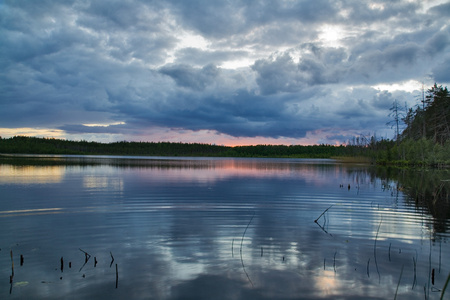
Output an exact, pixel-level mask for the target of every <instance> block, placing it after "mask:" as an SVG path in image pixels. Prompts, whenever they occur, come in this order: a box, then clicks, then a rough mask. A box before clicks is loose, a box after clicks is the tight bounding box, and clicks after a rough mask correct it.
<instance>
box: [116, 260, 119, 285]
mask: <svg viewBox="0 0 450 300" xmlns="http://www.w3.org/2000/svg"><path fill="white" fill-rule="evenodd" d="M118 286H119V271H118V269H117V264H116V289H117V287H118Z"/></svg>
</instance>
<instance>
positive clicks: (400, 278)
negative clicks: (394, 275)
mask: <svg viewBox="0 0 450 300" xmlns="http://www.w3.org/2000/svg"><path fill="white" fill-rule="evenodd" d="M403 267H404V265H402V270H401V271H400V277H399V278H398V283H397V288H396V289H395V296H394V300H395V299H397V293H398V287H399V286H400V280H402V275H403Z"/></svg>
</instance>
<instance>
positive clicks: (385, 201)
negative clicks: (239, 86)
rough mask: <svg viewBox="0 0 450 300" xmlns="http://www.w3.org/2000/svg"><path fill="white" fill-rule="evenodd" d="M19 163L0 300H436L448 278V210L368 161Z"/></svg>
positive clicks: (13, 169) (4, 219) (3, 209)
mask: <svg viewBox="0 0 450 300" xmlns="http://www.w3.org/2000/svg"><path fill="white" fill-rule="evenodd" d="M17 161H18V160H16V161H15V162H14V161H12V160H11V161H6V162H5V161H3V163H2V164H0V248H1V250H0V298H1V299H24V298H33V299H61V298H65V299H82V298H96V299H97V298H98V299H124V298H126V297H128V298H129V299H393V298H394V296H395V294H396V293H397V299H424V298H425V297H426V299H439V297H440V295H441V292H440V290H441V289H442V287H443V285H444V283H445V280H446V278H447V275H448V274H449V273H450V246H449V243H448V242H449V233H448V230H449V228H450V223H449V219H448V213H444V217H442V215H440V216H439V217H437V216H436V215H435V214H434V213H433V211H432V210H431V209H430V208H429V207H426V205H421V204H420V203H418V202H417V201H414V200H413V199H411V198H410V197H408V196H406V193H405V187H404V186H401V185H400V184H399V182H397V181H395V180H394V179H389V178H388V177H379V175H377V173H376V172H375V171H374V170H373V169H372V168H371V167H368V166H363V165H348V164H340V163H337V162H335V161H333V160H302V159H289V160H287V159H286V160H285V159H228V158H227V159H205V158H203V159H199V158H197V159H192V158H142V157H126V158H125V157H79V156H63V157H60V156H50V157H46V158H40V159H26V160H21V161H19V162H17ZM404 193H405V194H404ZM444 204H445V203H444ZM447 204H448V197H447ZM447 204H445V205H443V206H442V207H444V211H445V209H447V208H448V206H446V205H447ZM447 212H448V210H447ZM437 224H439V226H437ZM11 252H12V254H13V262H14V268H12V261H11ZM86 253H87V254H86ZM21 255H22V256H23V262H22V263H21V260H20V256H21ZM69 263H70V266H69ZM116 266H117V269H116ZM13 272H14V273H13ZM12 273H13V274H14V275H13V276H12V280H10V279H11V275H12ZM399 282H400V283H399ZM397 288H398V290H397ZM447 292H449V291H447Z"/></svg>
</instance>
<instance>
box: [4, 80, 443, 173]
mask: <svg viewBox="0 0 450 300" xmlns="http://www.w3.org/2000/svg"><path fill="white" fill-rule="evenodd" d="M390 110H391V114H390V116H391V117H392V122H390V124H391V125H392V126H393V127H395V132H396V134H395V137H394V138H393V139H377V138H376V137H375V136H372V137H363V136H361V137H357V138H355V139H354V140H353V141H350V142H348V143H347V144H345V145H341V146H334V145H312V146H302V145H290V146H287V145H254V146H236V147H230V146H219V145H212V144H202V143H173V142H127V141H121V142H113V143H99V142H88V141H69V140H63V139H55V138H37V137H25V136H14V137H11V138H1V137H0V153H3V154H78V155H137V156H139V155H140V156H207V157H214V156H215V157H280V158H339V157H341V158H343V157H346V158H347V159H348V158H355V159H356V158H359V159H361V158H363V159H364V160H366V161H370V162H371V163H374V164H389V165H393V164H395V165H410V166H425V165H426V166H437V167H448V166H450V95H449V92H448V89H447V87H445V88H444V87H442V85H437V84H434V86H432V87H431V88H430V89H428V90H427V92H426V93H425V92H424V93H423V98H422V100H421V101H420V104H419V105H417V106H416V107H415V108H409V109H407V110H406V111H405V112H402V111H403V109H402V108H401V107H400V105H399V103H398V102H397V101H394V103H393V106H392V108H391V109H390ZM400 128H404V129H403V130H400ZM350 160H351V159H350Z"/></svg>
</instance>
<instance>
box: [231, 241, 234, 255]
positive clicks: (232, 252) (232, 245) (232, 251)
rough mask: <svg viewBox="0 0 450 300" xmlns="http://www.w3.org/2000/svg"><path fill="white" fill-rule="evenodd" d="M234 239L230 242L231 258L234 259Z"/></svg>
mask: <svg viewBox="0 0 450 300" xmlns="http://www.w3.org/2000/svg"><path fill="white" fill-rule="evenodd" d="M233 248H234V239H232V240H231V257H234V249H233Z"/></svg>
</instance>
